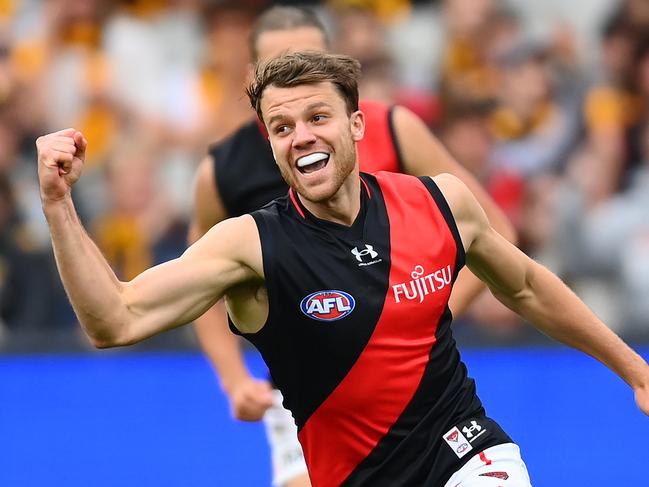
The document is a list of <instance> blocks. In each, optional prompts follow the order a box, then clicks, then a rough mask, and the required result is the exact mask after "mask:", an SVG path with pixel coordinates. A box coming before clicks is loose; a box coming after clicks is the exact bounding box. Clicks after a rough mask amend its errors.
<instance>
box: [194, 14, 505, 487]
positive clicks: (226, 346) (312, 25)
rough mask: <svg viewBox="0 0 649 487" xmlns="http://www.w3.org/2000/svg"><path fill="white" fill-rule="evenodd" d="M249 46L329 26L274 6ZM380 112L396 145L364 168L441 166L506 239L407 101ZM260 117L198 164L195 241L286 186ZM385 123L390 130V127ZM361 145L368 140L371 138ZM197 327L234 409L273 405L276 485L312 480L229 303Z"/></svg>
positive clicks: (315, 39)
mask: <svg viewBox="0 0 649 487" xmlns="http://www.w3.org/2000/svg"><path fill="white" fill-rule="evenodd" d="M250 46H251V53H250V54H251V58H252V59H253V60H255V61H257V60H267V59H271V58H273V57H275V56H278V55H279V54H281V53H283V52H290V51H301V50H315V51H326V50H327V49H328V47H329V41H328V37H327V34H326V31H325V28H324V26H323V25H322V23H321V22H320V20H319V19H318V17H317V16H316V15H315V14H314V13H313V12H312V11H310V10H308V9H302V8H296V7H272V8H270V9H269V10H267V11H266V12H264V13H263V14H262V15H261V16H260V17H259V18H258V19H257V21H256V24H255V25H254V26H253V29H252V34H251V39H250ZM361 108H362V109H363V107H361ZM365 113H366V117H370V116H371V115H373V114H369V113H368V112H367V110H365ZM378 116H379V117H381V116H383V117H384V118H385V122H384V125H386V129H385V132H388V133H389V134H390V135H387V137H389V138H390V139H393V140H390V146H391V147H394V153H395V154H394V155H393V156H392V159H393V160H390V159H389V158H387V157H386V155H385V153H383V152H385V151H384V150H383V149H384V148H383V147H380V146H377V147H376V148H375V149H373V147H372V146H369V147H363V149H365V150H364V152H363V154H362V156H363V157H365V158H371V159H373V160H371V161H369V162H370V163H373V164H374V166H373V167H372V170H370V169H368V167H367V166H365V165H364V164H368V162H367V160H366V159H364V158H363V157H361V158H360V164H361V170H364V171H366V172H373V170H399V169H401V170H402V171H403V172H405V173H408V174H413V175H430V176H432V175H435V174H439V173H442V172H446V173H450V174H454V175H456V176H458V177H459V178H460V179H462V180H463V181H464V182H465V183H466V184H467V185H468V186H469V187H470V188H471V190H472V192H473V193H474V194H475V195H477V197H478V200H479V202H480V204H481V205H482V207H483V208H485V209H486V211H487V215H488V217H489V219H490V221H491V222H492V224H493V225H494V227H495V228H496V229H497V230H498V231H499V232H500V233H501V234H502V235H504V236H505V237H506V238H507V239H508V240H513V239H514V231H513V228H512V226H511V225H510V224H509V222H508V221H507V219H506V218H505V216H504V215H503V214H502V213H501V211H500V210H499V209H498V207H497V206H496V205H495V203H494V202H493V201H492V200H491V198H490V197H489V196H488V195H487V194H486V192H485V191H484V190H483V189H482V188H481V187H480V185H479V184H478V182H477V181H476V180H475V179H474V177H473V176H472V175H471V174H470V173H469V172H468V171H466V170H465V169H463V168H462V167H461V166H460V165H459V164H458V163H457V162H455V161H454V160H453V159H452V157H451V156H450V154H448V153H447V152H446V150H445V149H444V148H443V147H442V146H441V144H440V143H439V142H438V141H437V139H436V138H435V137H434V136H433V134H432V133H431V132H430V131H429V130H428V128H427V127H426V126H425V125H424V123H423V122H421V121H420V120H419V119H418V118H417V117H416V116H415V115H414V114H413V113H412V112H410V111H409V110H408V109H406V108H404V107H395V108H394V109H393V110H390V109H389V107H383V109H382V112H381V113H380V114H379V115H378ZM255 118H256V117H254V114H253V113H252V112H251V122H250V123H248V124H246V125H245V126H243V127H241V128H240V129H239V130H238V131H237V132H236V133H235V134H233V135H231V136H230V137H228V138H227V139H226V140H225V141H222V142H220V143H219V144H217V145H215V146H214V147H212V148H211V150H210V153H209V155H208V156H207V157H206V158H205V159H204V160H203V161H202V162H201V165H200V168H199V170H198V173H197V178H196V183H195V187H194V210H193V215H192V222H191V227H190V235H189V241H190V243H191V242H195V241H196V240H198V239H199V238H200V237H201V236H203V235H204V234H205V233H207V231H208V230H209V229H210V228H211V227H212V226H213V225H215V224H217V223H218V222H220V221H222V220H224V219H226V218H229V217H233V216H240V215H242V214H245V213H248V212H251V211H253V210H256V209H258V208H259V207H261V206H263V205H264V204H266V203H267V202H269V201H271V200H273V199H275V198H277V197H280V196H283V195H285V194H286V192H287V189H288V188H287V187H286V184H285V183H284V181H283V179H282V178H281V175H280V173H279V171H278V169H277V166H276V164H275V161H274V160H273V156H272V153H271V151H270V146H269V145H268V143H267V140H266V137H267V135H266V134H262V133H261V132H260V129H259V127H258V125H257V123H256V121H255ZM382 122H383V120H375V119H374V118H372V120H368V127H369V128H368V131H370V132H373V131H376V132H377V133H379V131H381V130H384V129H383V127H381V123H382ZM388 124H389V125H390V126H391V128H392V129H393V130H392V131H389V130H388V129H387V126H388ZM362 143H366V144H368V141H367V139H366V140H364V141H363V142H361V144H362ZM262 145H263V146H262ZM397 152H399V153H398V154H397ZM379 160H382V161H385V162H384V163H383V162H378V161H379ZM381 164H383V165H381ZM215 168H216V169H215ZM483 287H484V286H483V284H482V283H481V282H480V281H479V280H478V279H476V278H475V277H473V276H471V275H470V273H469V272H468V271H467V272H465V273H464V275H463V276H462V278H461V279H460V282H459V283H458V284H457V285H456V287H455V288H454V294H453V297H452V300H451V309H452V310H453V313H454V316H457V315H458V314H460V313H462V311H463V310H464V309H465V308H466V307H467V305H468V304H469V303H470V301H471V300H472V299H473V298H474V297H475V296H476V295H477V293H479V292H480V291H481V290H482V289H483ZM196 331H197V334H198V337H199V340H200V343H201V345H202V347H203V349H204V350H205V352H206V353H207V355H208V357H209V358H210V360H211V362H212V364H213V366H214V368H215V369H216V371H217V373H218V375H219V377H220V380H221V385H222V387H223V390H224V391H225V392H226V394H227V396H228V399H229V401H230V407H231V410H232V413H233V415H234V416H235V417H236V418H238V419H241V420H245V421H258V420H260V419H262V417H264V414H265V413H266V411H267V409H268V408H271V407H272V409H271V410H270V411H268V413H267V414H266V415H265V417H264V422H265V424H266V431H267V435H268V438H269V443H270V448H271V455H272V464H273V477H274V483H275V484H276V485H285V486H286V487H302V486H308V485H309V480H308V477H307V474H306V465H305V464H304V460H303V458H302V452H301V448H300V445H299V443H298V441H297V437H296V429H295V424H294V421H293V418H292V417H291V415H290V413H288V412H287V411H285V410H283V408H282V405H281V399H282V398H281V395H280V394H278V392H277V391H272V389H271V386H270V384H269V383H268V381H265V380H259V379H256V378H254V377H252V376H251V375H250V373H249V372H248V370H247V368H246V366H245V363H244V361H243V357H242V354H241V350H240V344H239V340H238V339H237V337H235V336H234V335H233V334H232V333H231V332H230V331H229V330H228V326H227V319H226V311H225V307H224V305H223V304H222V303H219V304H217V305H215V307H214V308H213V309H211V310H209V311H208V312H206V313H205V314H204V315H203V316H202V317H200V318H198V319H197V320H196Z"/></svg>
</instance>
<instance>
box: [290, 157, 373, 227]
mask: <svg viewBox="0 0 649 487" xmlns="http://www.w3.org/2000/svg"><path fill="white" fill-rule="evenodd" d="M297 196H298V198H300V201H301V202H302V204H303V205H304V207H305V208H306V209H307V210H309V212H310V213H311V214H312V215H314V216H316V217H317V218H320V219H321V220H328V221H331V222H334V223H339V224H341V225H347V226H351V225H352V223H354V220H355V219H356V216H358V212H359V211H360V210H361V183H360V176H359V174H358V166H357V167H355V168H354V170H353V171H352V172H351V173H350V174H349V176H347V178H346V179H345V181H344V182H343V184H342V186H340V188H339V189H338V191H336V194H334V195H333V196H332V197H331V198H329V199H327V200H325V201H319V202H314V201H309V200H308V199H306V198H305V197H303V196H301V195H300V194H299V193H298V194H297Z"/></svg>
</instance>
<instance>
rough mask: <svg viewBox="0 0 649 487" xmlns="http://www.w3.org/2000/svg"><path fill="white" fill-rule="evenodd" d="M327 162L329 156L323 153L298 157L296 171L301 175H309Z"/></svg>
mask: <svg viewBox="0 0 649 487" xmlns="http://www.w3.org/2000/svg"><path fill="white" fill-rule="evenodd" d="M328 162H329V154H327V153H325V152H314V153H313V154H309V155H308V156H304V157H300V158H299V159H298V160H297V169H298V171H300V172H301V173H302V174H310V173H312V172H316V171H319V170H320V169H322V168H323V167H325V166H326V165H327V163H328Z"/></svg>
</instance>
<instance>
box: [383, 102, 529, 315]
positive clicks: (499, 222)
mask: <svg viewBox="0 0 649 487" xmlns="http://www.w3.org/2000/svg"><path fill="white" fill-rule="evenodd" d="M393 124H394V128H395V132H396V137H397V141H398V143H399V147H400V150H401V156H402V158H403V165H404V170H405V171H406V172H407V173H408V174H412V175H415V176H435V175H437V174H442V173H448V174H452V175H454V176H456V177H458V178H459V179H461V180H462V181H463V182H464V183H465V184H466V185H467V186H468V187H469V188H470V190H471V191H472V192H473V194H474V195H475V196H476V198H477V199H478V201H479V203H480V204H481V205H482V207H483V208H484V209H485V211H486V213H487V217H488V218H489V221H490V222H491V224H492V225H493V227H494V228H495V229H496V230H497V231H498V232H499V233H500V234H501V235H503V236H504V237H505V238H506V239H507V240H509V241H510V242H514V243H515V242H516V232H515V230H514V227H513V226H512V224H511V223H510V222H509V220H508V219H507V217H506V216H505V214H504V213H503V212H502V211H501V210H500V208H498V206H497V205H496V203H495V202H494V201H493V200H492V199H491V197H490V196H489V195H488V194H487V192H486V191H485V190H484V188H482V186H481V185H480V183H479V182H478V181H477V180H476V179H475V178H474V177H473V175H472V174H471V173H470V172H469V171H467V170H466V169H465V168H464V167H462V166H461V165H460V164H459V163H458V162H457V161H456V160H455V159H454V158H453V157H452V156H451V154H449V153H448V151H447V150H446V149H445V148H444V146H443V145H442V144H441V143H440V142H439V140H437V138H436V137H435V136H434V135H433V133H432V132H431V131H430V130H429V129H428V127H426V125H425V124H424V123H423V122H422V121H421V120H420V119H419V117H417V115H415V114H414V113H412V112H411V111H410V110H408V109H407V108H404V107H400V106H397V107H395V109H394V112H393ZM483 290H484V284H483V283H482V282H481V281H480V280H479V279H478V278H477V277H476V276H474V275H473V274H471V272H470V271H468V270H463V271H462V272H461V273H460V276H459V277H458V280H457V282H456V284H455V286H454V287H453V293H452V294H451V300H450V302H449V307H450V308H451V311H452V312H453V315H454V316H458V315H459V314H461V313H462V312H463V311H464V310H465V309H466V308H467V307H468V306H469V305H470V304H471V302H472V301H473V300H474V299H475V298H476V297H477V296H478V294H480V292H481V291H483Z"/></svg>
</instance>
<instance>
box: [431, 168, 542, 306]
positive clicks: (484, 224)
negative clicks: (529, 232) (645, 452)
mask: <svg viewBox="0 0 649 487" xmlns="http://www.w3.org/2000/svg"><path fill="white" fill-rule="evenodd" d="M435 181H436V183H437V184H438V186H439V188H440V190H441V191H442V193H443V194H444V197H445V198H446V200H447V202H448V204H449V207H450V208H451V211H452V213H453V217H454V218H455V221H456V223H457V227H458V230H459V232H460V236H461V238H462V242H463V244H464V248H465V254H466V264H467V267H468V268H469V269H470V270H471V271H472V272H473V273H474V274H475V275H476V276H478V277H479V278H480V279H481V280H482V281H484V282H485V283H486V284H487V285H488V286H489V288H490V289H491V291H492V292H493V293H494V294H495V295H496V296H497V297H498V298H500V299H501V300H507V299H508V297H515V296H518V295H519V294H520V293H522V292H525V290H526V289H527V288H528V287H529V286H528V284H529V281H530V279H531V273H532V272H533V267H534V266H533V264H534V262H533V261H532V260H531V259H530V258H529V257H528V256H526V255H525V254H524V253H523V252H521V251H520V250H519V249H518V248H517V247H516V246H514V245H513V244H512V243H510V242H509V241H507V239H505V238H504V237H503V236H502V235H500V234H499V233H498V232H497V231H496V230H495V229H494V228H493V227H492V226H491V224H490V223H489V219H488V218H487V216H486V214H485V212H484V210H483V209H482V207H481V206H480V203H479V202H478V201H477V199H476V198H475V196H474V195H473V194H472V192H471V191H470V190H469V188H467V186H466V185H465V184H464V183H463V182H462V181H460V180H459V179H458V178H456V177H454V176H452V175H448V174H444V175H441V176H438V177H436V178H435Z"/></svg>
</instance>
